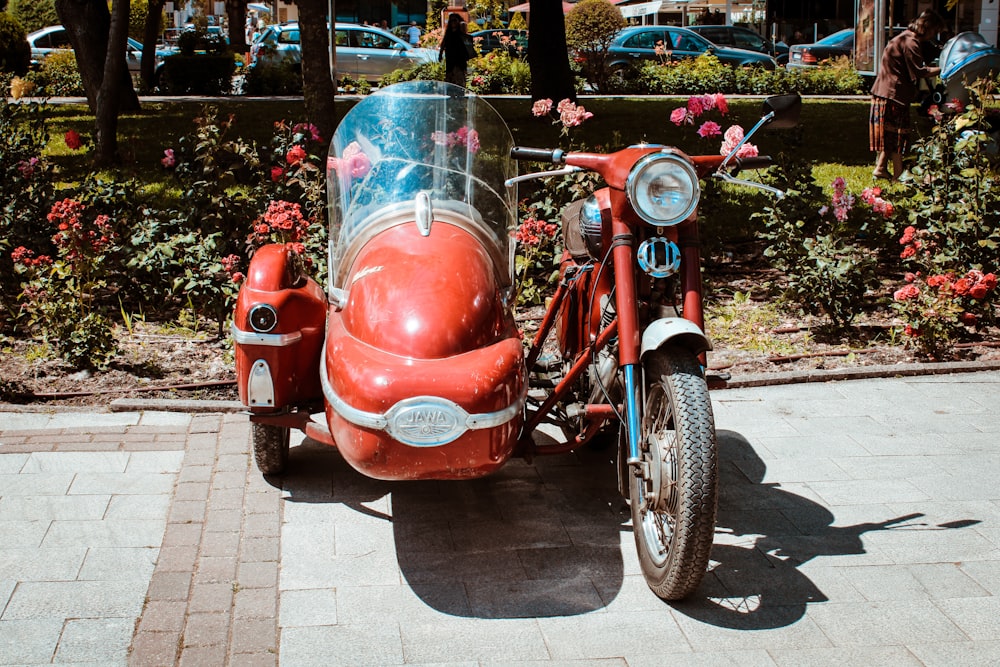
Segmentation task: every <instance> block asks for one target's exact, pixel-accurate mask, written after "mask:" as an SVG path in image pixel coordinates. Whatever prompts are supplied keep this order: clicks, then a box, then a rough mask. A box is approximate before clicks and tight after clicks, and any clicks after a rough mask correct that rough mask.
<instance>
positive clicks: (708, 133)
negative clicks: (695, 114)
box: [698, 120, 722, 139]
mask: <svg viewBox="0 0 1000 667" xmlns="http://www.w3.org/2000/svg"><path fill="white" fill-rule="evenodd" d="M720 134H722V128H721V127H720V126H719V124H718V123H716V122H715V121H711V120H707V121H705V122H704V123H702V125H701V127H699V128H698V136H700V137H702V138H704V139H707V138H709V137H717V136H719V135H720Z"/></svg>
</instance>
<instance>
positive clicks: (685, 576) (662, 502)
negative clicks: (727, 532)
mask: <svg viewBox="0 0 1000 667" xmlns="http://www.w3.org/2000/svg"><path fill="white" fill-rule="evenodd" d="M644 371H645V376H646V383H647V388H646V403H645V406H644V409H643V416H642V427H641V428H642V433H641V435H640V447H641V452H640V455H641V458H642V472H641V473H640V471H637V470H635V469H632V470H630V471H629V475H630V477H629V479H630V481H629V504H630V505H631V508H632V531H633V533H634V534H635V544H636V549H637V550H638V552H639V563H640V565H641V566H642V572H643V574H644V575H645V577H646V582H647V583H648V584H649V587H650V588H651V589H652V590H653V592H654V593H656V594H657V595H658V596H660V597H661V598H663V599H665V600H680V599H682V598H684V597H686V596H687V595H689V594H690V593H692V592H693V591H694V590H695V589H696V588H697V587H698V585H699V584H700V583H701V580H702V577H704V575H705V571H706V569H707V567H708V559H709V554H710V553H711V551H712V541H713V537H714V535H715V515H716V510H717V506H718V496H719V486H718V465H719V464H718V458H719V457H718V445H717V442H716V437H715V419H714V417H713V415H712V402H711V399H710V398H709V395H708V384H707V383H706V382H705V377H704V374H703V373H702V370H701V366H700V364H699V363H698V360H697V358H696V357H695V356H694V355H693V354H691V353H690V352H688V351H686V350H665V351H657V352H652V353H650V354H649V355H648V357H647V360H646V361H645V363H644Z"/></svg>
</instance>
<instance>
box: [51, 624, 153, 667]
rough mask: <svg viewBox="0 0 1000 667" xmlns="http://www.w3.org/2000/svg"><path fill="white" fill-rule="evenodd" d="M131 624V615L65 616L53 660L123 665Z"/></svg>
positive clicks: (130, 635)
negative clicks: (127, 616)
mask: <svg viewBox="0 0 1000 667" xmlns="http://www.w3.org/2000/svg"><path fill="white" fill-rule="evenodd" d="M134 625H135V621H134V619H131V618H98V619H89V618H85V619H72V620H69V621H67V622H66V627H65V628H64V629H63V633H62V637H61V638H60V640H59V649H58V650H57V651H56V654H55V659H54V661H53V662H63V663H87V662H90V663H99V664H102V665H124V664H125V662H126V658H125V656H126V655H127V653H128V647H129V644H130V643H131V641H132V629H133V626H134Z"/></svg>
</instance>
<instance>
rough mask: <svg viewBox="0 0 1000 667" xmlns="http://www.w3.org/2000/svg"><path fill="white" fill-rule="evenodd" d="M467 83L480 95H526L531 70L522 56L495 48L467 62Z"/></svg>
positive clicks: (529, 84)
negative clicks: (512, 54) (518, 56)
mask: <svg viewBox="0 0 1000 667" xmlns="http://www.w3.org/2000/svg"><path fill="white" fill-rule="evenodd" d="M468 85H469V88H470V89H471V90H472V91H474V92H476V93H478V94H480V95H502V94H511V95H527V94H529V93H530V92H531V70H530V68H529V67H528V63H526V62H525V61H524V60H523V59H522V58H517V57H513V56H511V54H510V53H508V52H507V50H506V49H496V50H495V51H491V52H489V53H487V54H486V55H482V56H479V57H478V58H475V59H473V60H472V61H471V62H470V63H469V76H468Z"/></svg>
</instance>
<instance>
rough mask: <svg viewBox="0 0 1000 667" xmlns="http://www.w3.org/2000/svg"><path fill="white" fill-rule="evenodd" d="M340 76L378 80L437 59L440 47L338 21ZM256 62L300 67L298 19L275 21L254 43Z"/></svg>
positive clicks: (253, 60) (252, 49)
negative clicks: (416, 45)
mask: <svg viewBox="0 0 1000 667" xmlns="http://www.w3.org/2000/svg"><path fill="white" fill-rule="evenodd" d="M336 42H337V76H338V77H340V76H345V75H346V76H349V77H351V78H352V79H355V80H360V79H366V80H368V81H371V82H377V81H378V80H379V79H380V78H381V77H382V75H383V74H388V73H389V72H392V71H394V70H397V69H409V68H411V67H415V66H417V65H422V64H424V63H431V62H435V61H436V60H437V55H438V54H437V51H435V50H434V49H422V48H418V47H415V46H411V45H410V44H409V43H407V42H406V41H405V40H403V39H400V38H399V37H397V36H395V35H393V34H392V33H390V32H386V31H385V30H381V29H379V28H375V27H372V26H362V25H357V24H353V23H338V24H337V32H336ZM250 54H251V60H252V62H253V64H254V65H257V64H266V63H278V62H288V63H290V64H291V65H292V67H293V68H294V69H296V70H298V69H299V68H300V67H301V64H302V42H301V38H300V36H299V24H298V23H283V24H280V25H271V26H268V27H267V29H266V30H265V31H264V32H263V33H261V35H260V37H258V38H257V39H256V40H254V43H253V44H252V45H251V46H250Z"/></svg>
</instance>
